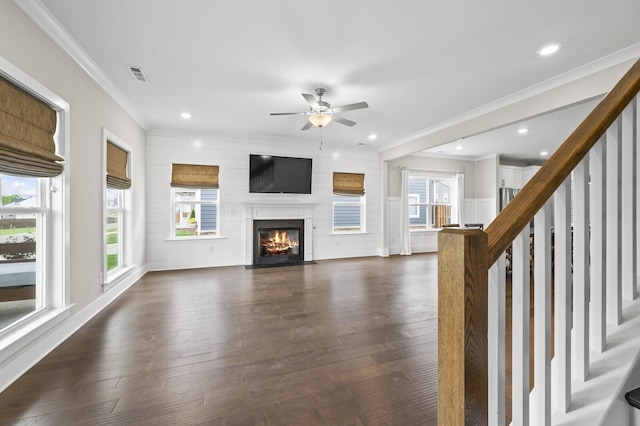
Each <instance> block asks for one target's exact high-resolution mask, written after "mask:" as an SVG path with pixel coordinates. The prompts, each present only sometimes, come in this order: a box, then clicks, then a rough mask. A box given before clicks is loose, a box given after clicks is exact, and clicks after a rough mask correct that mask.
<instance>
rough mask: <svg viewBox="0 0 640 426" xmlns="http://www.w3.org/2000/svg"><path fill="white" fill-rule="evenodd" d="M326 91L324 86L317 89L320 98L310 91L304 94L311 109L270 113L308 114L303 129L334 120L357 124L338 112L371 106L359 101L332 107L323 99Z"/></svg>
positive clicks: (324, 124)
mask: <svg viewBox="0 0 640 426" xmlns="http://www.w3.org/2000/svg"><path fill="white" fill-rule="evenodd" d="M324 92H326V89H324V88H322V87H319V88H317V89H316V96H318V99H316V98H314V97H313V95H311V94H309V93H303V94H302V97H303V98H305V99H306V101H307V102H308V103H309V111H305V112H272V113H271V114H270V115H306V116H307V117H309V121H308V122H307V123H306V124H305V125H304V126H303V127H302V129H301V130H309V129H310V128H311V126H316V127H324V126H326V125H327V124H329V123H330V122H331V121H332V120H333V121H335V122H336V123H340V124H344V125H345V126H349V127H351V126H354V125H355V124H356V122H355V121H351V120H347V119H346V118H342V117H339V116H338V115H337V114H339V113H341V112H344V111H352V110H354V109H362V108H369V105H368V104H367V103H366V102H358V103H355V104H349V105H342V106H337V107H333V108H332V107H331V105H330V104H329V102H325V101H323V100H322V95H324Z"/></svg>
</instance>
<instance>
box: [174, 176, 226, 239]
mask: <svg viewBox="0 0 640 426" xmlns="http://www.w3.org/2000/svg"><path fill="white" fill-rule="evenodd" d="M172 192H173V212H174V221H173V223H174V231H173V235H174V237H178V238H179V237H206V236H208V237H212V236H216V235H218V196H219V190H218V189H217V188H203V189H197V188H180V187H173V188H172Z"/></svg>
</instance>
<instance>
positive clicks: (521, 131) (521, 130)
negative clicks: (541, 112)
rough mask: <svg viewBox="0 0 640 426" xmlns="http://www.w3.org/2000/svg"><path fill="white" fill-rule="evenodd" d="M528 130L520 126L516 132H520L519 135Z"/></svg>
mask: <svg viewBox="0 0 640 426" xmlns="http://www.w3.org/2000/svg"><path fill="white" fill-rule="evenodd" d="M528 131H529V129H527V128H526V127H521V128H519V129H518V133H520V134H521V135H524V134H525V133H527V132H528Z"/></svg>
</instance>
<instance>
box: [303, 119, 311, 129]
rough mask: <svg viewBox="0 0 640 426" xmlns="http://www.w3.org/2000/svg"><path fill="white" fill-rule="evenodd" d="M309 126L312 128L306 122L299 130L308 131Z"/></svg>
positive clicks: (309, 123) (308, 122)
mask: <svg viewBox="0 0 640 426" xmlns="http://www.w3.org/2000/svg"><path fill="white" fill-rule="evenodd" d="M311 126H312V124H311V122H310V121H307V123H306V124H305V125H304V126H302V129H300V130H309V129H310V128H311Z"/></svg>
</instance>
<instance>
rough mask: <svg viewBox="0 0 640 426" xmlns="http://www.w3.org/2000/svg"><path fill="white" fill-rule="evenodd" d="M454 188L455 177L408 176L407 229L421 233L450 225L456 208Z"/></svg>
mask: <svg viewBox="0 0 640 426" xmlns="http://www.w3.org/2000/svg"><path fill="white" fill-rule="evenodd" d="M455 186H456V179H455V177H450V178H449V177H433V176H421V175H410V176H409V186H408V192H409V193H408V197H407V198H408V202H409V228H410V229H411V230H412V231H421V230H426V229H432V228H442V225H445V224H447V223H452V222H453V220H452V215H453V212H454V211H455V210H456V208H457V206H454V204H453V200H455V197H454V191H455Z"/></svg>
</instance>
